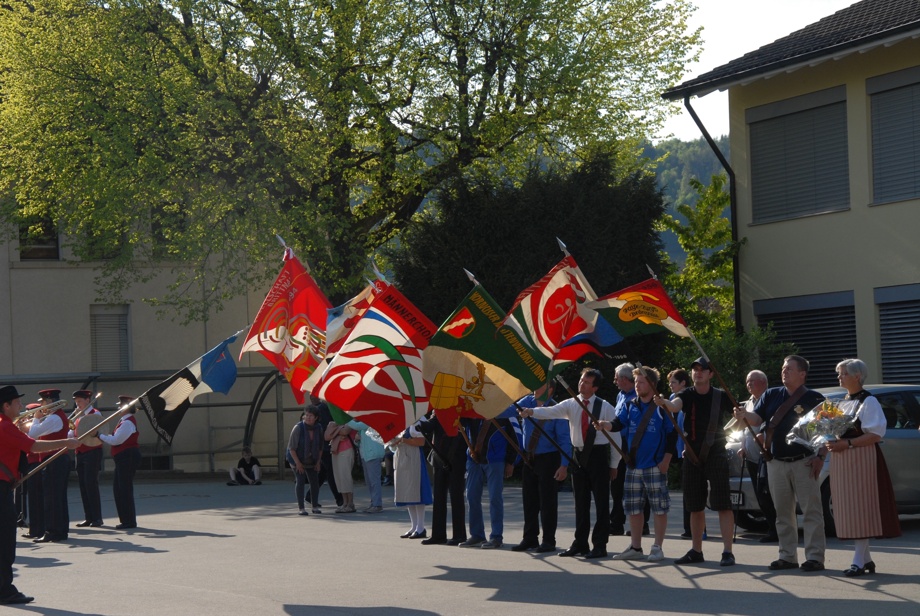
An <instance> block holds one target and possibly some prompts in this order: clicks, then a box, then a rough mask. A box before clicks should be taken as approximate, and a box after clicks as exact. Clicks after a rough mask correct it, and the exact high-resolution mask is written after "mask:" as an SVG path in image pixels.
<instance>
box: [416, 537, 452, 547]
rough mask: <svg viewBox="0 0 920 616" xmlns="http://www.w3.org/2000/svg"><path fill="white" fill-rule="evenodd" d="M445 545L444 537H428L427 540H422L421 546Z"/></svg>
mask: <svg viewBox="0 0 920 616" xmlns="http://www.w3.org/2000/svg"><path fill="white" fill-rule="evenodd" d="M445 543H447V538H445V537H429V538H428V539H422V541H421V544H422V545H444V544H445Z"/></svg>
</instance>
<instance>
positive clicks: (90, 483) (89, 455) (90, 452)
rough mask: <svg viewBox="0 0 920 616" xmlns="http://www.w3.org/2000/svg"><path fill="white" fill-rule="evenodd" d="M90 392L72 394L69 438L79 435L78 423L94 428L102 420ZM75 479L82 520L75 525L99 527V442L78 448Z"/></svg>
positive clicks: (100, 458) (100, 449)
mask: <svg viewBox="0 0 920 616" xmlns="http://www.w3.org/2000/svg"><path fill="white" fill-rule="evenodd" d="M92 398H93V392H91V391H89V390H86V389H79V390H77V391H75V392H73V400H74V404H76V405H77V419H76V421H75V422H74V429H73V431H72V432H71V434H70V436H80V422H81V421H86V422H88V423H87V424H86V425H96V423H98V421H99V419H100V418H101V417H102V413H100V412H99V411H98V410H97V409H96V408H95V407H94V406H93V403H92ZM90 416H94V417H93V419H86V418H87V417H90ZM76 457H77V479H78V480H79V482H80V499H81V500H82V501H83V521H82V522H78V523H77V526H92V527H94V528H98V527H100V526H102V500H101V498H100V497H99V473H100V472H101V471H102V442H100V443H99V444H98V445H85V444H84V445H80V447H78V448H77V454H76Z"/></svg>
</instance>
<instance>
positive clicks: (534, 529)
mask: <svg viewBox="0 0 920 616" xmlns="http://www.w3.org/2000/svg"><path fill="white" fill-rule="evenodd" d="M561 458H562V456H560V455H559V452H558V451H556V452H550V453H541V454H537V455H535V456H534V457H533V462H532V465H533V468H531V467H529V466H527V465H526V464H525V465H524V466H523V468H522V469H521V494H522V497H523V500H524V541H523V543H529V544H532V545H535V544H537V543H538V538H539V535H540V522H541V521H542V523H543V543H544V544H545V545H548V546H553V547H555V546H556V525H557V523H558V519H559V486H558V482H557V481H556V479H555V478H554V477H553V476H554V475H555V474H556V470H557V469H558V468H559V464H560V460H561Z"/></svg>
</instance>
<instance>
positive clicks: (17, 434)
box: [0, 385, 80, 605]
mask: <svg viewBox="0 0 920 616" xmlns="http://www.w3.org/2000/svg"><path fill="white" fill-rule="evenodd" d="M21 397H22V394H20V393H19V392H18V391H16V388H15V387H14V386H12V385H5V386H3V387H0V411H2V414H0V605H13V604H19V603H29V602H31V601H32V600H33V598H32V597H29V596H27V595H24V594H23V593H21V592H19V590H18V589H17V588H16V587H15V586H14V585H13V562H14V561H15V560H16V516H17V511H16V508H15V507H14V505H13V485H14V484H15V483H16V482H17V481H18V480H19V477H20V475H19V454H20V453H21V452H25V453H47V452H53V451H55V450H58V449H61V448H62V447H67V448H68V449H76V448H77V446H78V445H79V444H80V442H79V441H78V440H76V439H65V440H45V441H36V440H34V439H32V438H31V437H29V436H28V435H26V434H25V433H23V432H22V431H21V430H20V429H19V428H18V427H17V426H16V424H15V423H14V422H15V420H16V418H17V417H19V411H20V410H21V409H22V401H21V400H20V398H21Z"/></svg>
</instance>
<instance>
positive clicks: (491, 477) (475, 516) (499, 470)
mask: <svg viewBox="0 0 920 616" xmlns="http://www.w3.org/2000/svg"><path fill="white" fill-rule="evenodd" d="M504 475H505V463H504V462H503V461H502V462H490V463H488V464H476V463H475V462H473V461H472V460H470V459H467V461H466V500H467V503H468V504H469V508H470V538H474V537H475V538H480V537H481V538H483V539H485V538H486V530H485V522H484V521H483V518H482V487H483V484H484V483H488V486H489V521H490V523H491V525H492V533H491V534H490V535H489V537H488V538H489V539H490V540H491V539H498V540H499V541H501V540H502V532H503V531H504V520H505V501H504V499H503V498H502V488H503V484H504Z"/></svg>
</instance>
